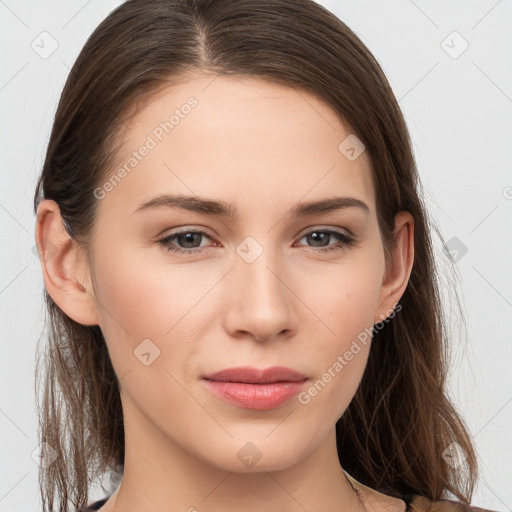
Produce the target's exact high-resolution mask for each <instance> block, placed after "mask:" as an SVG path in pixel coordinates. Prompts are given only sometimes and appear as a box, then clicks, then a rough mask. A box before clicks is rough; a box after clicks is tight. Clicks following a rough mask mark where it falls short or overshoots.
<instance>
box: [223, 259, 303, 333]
mask: <svg viewBox="0 0 512 512" xmlns="http://www.w3.org/2000/svg"><path fill="white" fill-rule="evenodd" d="M290 280H291V277H290V273H289V272H287V271H286V268H285V262H284V261H282V260H279V258H278V257H274V256H271V255H270V251H263V253H262V254H261V255H260V256H259V257H258V258H256V260H254V261H252V262H250V263H249V262H248V261H245V260H244V259H243V258H239V257H238V256H237V257H235V261H234V268H233V270H232V271H231V272H230V273H229V275H228V276H227V282H226V287H225V289H224V290H225V294H226V296H225V299H226V302H225V304H226V305H227V309H226V310H225V312H224V324H225V325H224V327H225V329H226V331H227V332H228V333H229V334H230V335H231V336H233V337H234V338H243V337H249V338H250V337H252V338H254V339H255V340H257V341H260V342H263V341H266V340H271V339H275V338H277V337H290V336H292V335H293V334H294V333H295V332H296V331H297V315H296V306H297V298H296V297H295V295H294V294H293V291H292V290H293V288H292V283H290Z"/></svg>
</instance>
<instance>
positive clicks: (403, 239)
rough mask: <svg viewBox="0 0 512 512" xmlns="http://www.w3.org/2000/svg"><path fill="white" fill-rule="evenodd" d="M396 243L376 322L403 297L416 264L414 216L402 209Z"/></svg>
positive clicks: (396, 223) (398, 220) (397, 216)
mask: <svg viewBox="0 0 512 512" xmlns="http://www.w3.org/2000/svg"><path fill="white" fill-rule="evenodd" d="M395 239H396V245H395V247H394V250H393V252H392V258H391V261H390V262H389V265H388V268H387V269H386V273H385V276H384V278H383V280H382V285H381V293H380V300H379V309H378V314H379V316H378V317H377V318H376V319H375V320H374V322H375V323H377V322H380V321H382V320H384V319H385V318H386V317H388V316H389V315H390V314H391V312H392V311H393V308H394V306H395V305H396V304H397V303H398V301H399V300H400V298H401V297H402V295H403V293H404V292H405V289H406V288H407V284H408V282H409V277H410V275H411V271H412V267H413V264H414V218H413V217H412V215H411V214H410V213H409V212H406V211H401V212H398V213H397V215H396V216H395Z"/></svg>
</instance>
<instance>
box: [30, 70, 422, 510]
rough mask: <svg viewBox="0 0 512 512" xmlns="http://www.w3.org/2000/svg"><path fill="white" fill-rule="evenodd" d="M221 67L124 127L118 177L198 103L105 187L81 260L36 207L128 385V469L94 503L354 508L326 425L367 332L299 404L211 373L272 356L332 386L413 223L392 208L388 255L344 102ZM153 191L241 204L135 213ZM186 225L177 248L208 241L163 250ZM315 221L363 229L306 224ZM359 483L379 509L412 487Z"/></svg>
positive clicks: (60, 288)
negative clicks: (262, 407)
mask: <svg viewBox="0 0 512 512" xmlns="http://www.w3.org/2000/svg"><path fill="white" fill-rule="evenodd" d="M213 78H214V77H213V75H207V74H201V73H199V72H198V73H195V74H191V75H188V76H187V77H186V78H184V79H183V80H181V81H179V82H178V83H177V84H176V85H174V86H172V87H169V88H167V89H165V90H163V91H160V92H159V93H158V94H157V95H156V96H155V97H153V98H152V99H151V100H150V101H149V102H148V103H147V104H146V105H144V108H142V109H141V110H140V111H139V112H138V113H137V114H136V115H135V116H134V117H133V118H132V119H131V120H130V121H128V122H127V123H126V124H125V127H124V131H123V133H122V134H121V137H122V138H123V140H124V142H125V144H124V151H125V153H123V154H122V155H120V158H119V161H117V162H116V163H115V165H114V166H113V167H112V171H113V172H115V170H116V169H118V168H119V167H121V166H122V165H123V164H124V163H125V161H126V160H127V159H128V158H129V157H130V156H131V154H132V152H133V151H134V150H137V149H138V148H140V147H141V145H143V144H144V142H145V141H146V140H147V137H148V135H150V134H152V132H153V130H154V129H155V127H156V126H158V125H159V123H161V122H162V121H164V120H166V119H168V118H169V115H170V113H172V112H173V111H174V110H175V109H176V108H180V106H182V105H183V104H185V103H186V102H187V99H188V98H189V97H191V96H193V97H194V98H196V99H197V102H198V103H197V106H196V107H195V108H193V109H192V110H191V111H190V113H189V114H187V115H186V116H184V117H183V118H182V119H180V121H179V124H177V125H176V126H175V127H174V129H173V130H172V131H171V132H170V133H168V134H164V136H163V137H162V140H161V141H158V144H157V146H156V147H155V148H153V149H151V151H149V154H147V156H145V157H144V158H143V159H142V160H141V161H140V162H139V163H138V164H137V166H136V167H135V168H134V169H133V170H132V171H131V172H130V173H129V174H128V175H126V177H124V178H123V180H122V181H121V182H120V183H119V184H117V185H116V186H115V187H113V188H112V189H111V190H110V191H109V192H108V193H106V194H105V196H104V197H103V198H102V199H100V200H98V205H97V206H98V217H97V220H96V224H95V225H94V229H93V233H92V236H93V238H92V241H93V243H92V245H91V247H90V249H89V254H86V252H85V251H84V250H83V249H81V248H79V247H78V246H77V245H76V244H74V243H73V242H72V241H71V239H70V238H69V236H68V235H67V233H66V232H65V231H64V229H63V227H62V223H61V218H60V214H59V209H58V206H57V205H56V203H55V202H54V201H51V200H43V201H42V202H41V204H40V205H39V208H38V212H37V224H36V240H37V242H38V246H39V250H40V251H42V252H44V251H45V245H46V240H50V241H51V242H52V247H53V246H54V247H55V254H53V256H52V257H51V258H48V259H47V261H44V259H42V260H41V263H42V268H43V277H44V282H45V286H46V288H47V290H48V292H49V293H50V295H51V296H52V298H53V299H54V300H55V302H56V303H57V304H58V305H59V306H60V308H61V309H62V310H63V311H64V312H65V313H66V314H67V315H69V317H71V318H72V319H74V320H75V321H77V322H79V323H81V324H84V325H99V326H100V327H101V330H102V332H103V334H104V337H105V341H106V343H107V346H108V350H109V353H110V357H111V359H112V363H113V366H114V369H115V371H116V374H117V376H118V378H119V379H120V392H121V400H122V404H123V414H124V422H125V423H124V425H125V442H126V447H125V449H126V459H125V472H124V476H123V480H122V482H121V484H120V486H119V488H118V489H117V491H116V492H115V493H114V494H113V495H112V496H111V498H110V499H109V500H108V502H107V503H106V504H105V505H104V506H103V507H102V508H101V511H102V512H121V511H125V510H130V511H133V512H139V511H140V512H142V511H145V512H148V511H153V510H154V511H163V510H166V511H187V510H190V511H192V510H194V509H195V510H197V511H198V512H202V511H211V512H217V511H219V512H220V511H222V512H230V511H238V510H244V511H245V512H253V511H254V512H256V511H258V512H259V511H261V510H265V511H269V512H274V511H280V512H283V511H284V512H292V511H303V510H307V511H309V512H320V511H322V512H330V511H332V512H334V511H337V512H338V511H340V510H357V509H358V507H360V505H358V499H357V497H356V496H355V494H354V492H353V490H352V488H351V487H350V485H349V482H348V481H347V479H346V478H345V475H344V472H343V470H342V467H341V465H340V462H339V459H338V455H337V452H336V439H335V424H336V421H337V420H338V418H339V417H340V416H341V415H342V414H343V412H344V411H345V410H346V408H347V407H348V405H349V403H350V401H351V400H352V398H353V396H354V394H355V392H356V390H357V387H358V385H359V383H360V381H361V378H362V375H363V371H364V368H365V365H366V362H367V357H368V352H369V350H370V345H371V343H368V344H367V345H363V344H360V345H361V351H360V352H358V353H357V355H355V356H354V357H353V358H352V359H351V360H350V361H349V362H348V364H346V365H345V366H344V367H343V370H342V371H340V372H339V373H337V374H336V376H335V377H334V378H332V379H331V381H330V382H329V383H327V385H326V386H325V387H324V389H322V391H321V392H319V393H318V394H317V395H316V396H314V397H312V398H311V400H310V401H309V402H308V403H307V404H301V403H300V402H299V401H298V400H297V398H294V399H292V400H290V401H289V402H287V403H285V404H283V405H281V406H279V407H277V408H275V409H271V410H268V411H254V410H249V409H242V408H240V407H237V406H235V405H232V404H229V403H226V402H225V401H223V400H221V399H220V398H218V397H217V396H215V395H213V394H211V393H210V392H209V391H208V390H207V389H206V388H205V387H204V386H203V385H202V383H201V376H202V375H204V374H205V373H207V372H213V371H218V370H221V369H224V368H230V367H234V366H241V365H250V366H255V367H257V368H267V367H269V366H274V365H279V366H287V367H289V368H292V369H295V370H297V371H299V372H302V373H304V374H306V375H307V376H308V377H309V379H310V380H309V385H312V384H313V383H315V382H316V381H317V380H318V379H321V378H322V375H323V374H324V373H325V372H326V371H327V370H328V368H329V367H332V366H333V363H334V362H335V361H336V360H337V358H338V356H340V355H343V354H345V352H346V351H347V350H349V349H350V346H351V344H352V342H353V341H354V340H356V339H357V336H358V334H360V333H362V332H364V331H365V328H366V329H371V327H372V326H373V325H374V324H375V323H376V322H379V321H380V320H382V319H383V318H385V317H387V316H389V314H390V312H391V311H392V310H393V307H394V306H395V305H396V303H397V302H398V301H399V300H400V298H401V296H402V294H403V293H404V291H405V288H406V286H407V282H408V279H409V276H410V272H411V268H412V264H413V258H414V253H413V236H414V235H413V219H412V217H411V215H410V214H409V213H407V212H399V214H398V215H397V216H396V219H395V220H396V224H395V233H396V237H397V242H398V243H397V247H396V249H395V251H394V253H393V255H392V256H393V257H392V260H391V261H390V263H389V265H388V266H386V265H385V259H384V250H383V245H382V240H381V237H380V232H379V227H378V222H377V212H376V206H375V190H374V187H373V182H372V178H371V167H370V160H369V156H368V154H367V152H366V151H364V152H363V153H362V154H361V155H360V156H359V157H358V158H356V159H355V160H353V161H350V160H349V159H348V158H347V157H346V155H345V154H343V153H342V152H341V151H340V150H339V149H338V146H339V144H340V142H341V141H343V140H344V139H345V138H346V137H347V135H348V134H350V133H351V132H350V130H349V129H348V128H346V127H345V126H344V125H343V124H342V123H341V122H340V120H339V119H338V117H337V116H336V114H335V112H334V111H333V110H332V109H331V108H329V106H328V105H326V104H325V103H323V102H322V101H320V100H318V99H317V98H315V97H314V96H312V95H310V94H308V93H305V92H302V91H301V92H300V93H299V92H298V91H296V90H294V89H292V88H288V87H285V86H283V85H278V84H276V83H271V82H268V81H263V80H261V79H256V78H248V77H244V78H239V77H226V76H219V77H217V78H215V80H213ZM153 138H154V139H155V140H156V138H155V137H153ZM113 172H110V173H107V178H108V177H110V176H111V175H112V174H113ZM159 194H183V195H191V196H198V197H201V198H208V199H211V200H215V201H223V202H226V203H232V205H233V207H234V208H236V210H237V214H236V216H235V217H233V218H227V217H221V216H219V215H211V214H206V213H201V212H194V211H190V210H186V209H180V208H171V207H165V206H162V207H158V208H147V209H144V210H141V211H138V212H135V210H136V209H137V208H138V207H139V206H140V205H141V204H142V203H144V202H146V201H148V200H150V199H152V198H153V197H155V196H157V195H159ZM340 196H344V197H353V198H356V199H359V200H360V201H362V202H364V203H365V204H366V205H367V206H368V212H366V211H365V210H364V209H362V208H357V207H353V206H352V207H346V208H341V209H337V210H332V211H328V212H324V213H317V214H309V215H306V216H292V215H291V210H292V208H293V207H295V206H296V204H297V203H299V202H300V203H303V202H310V201H319V200H323V199H330V198H333V197H340ZM185 228H186V229H185ZM179 230H186V231H187V232H189V231H197V230H202V231H205V232H206V236H205V235H203V236H201V235H195V238H194V235H188V238H187V237H181V238H174V239H173V240H172V241H171V242H169V243H168V246H167V247H169V246H171V247H179V248H182V249H183V250H185V251H187V250H188V251H191V250H194V248H196V249H197V248H199V249H200V251H199V252H195V253H193V254H189V255H187V254H178V253H174V252H172V251H169V250H168V248H167V247H165V246H163V245H162V244H160V243H158V239H161V238H163V237H164V236H166V235H169V234H172V233H175V232H176V231H179ZM322 230H323V232H325V230H330V231H337V232H340V233H343V234H345V235H346V234H352V235H353V236H355V238H356V242H355V243H354V244H353V245H341V244H340V240H339V238H337V237H336V234H335V233H331V234H330V236H329V234H325V233H324V234H323V235H318V233H317V235H316V236H306V235H307V234H308V233H311V232H315V231H321V232H322ZM248 236H250V237H252V238H253V239H254V240H255V241H256V245H254V242H251V243H253V245H250V246H245V248H246V249H247V247H249V251H250V252H251V251H252V252H251V254H255V253H254V251H256V250H258V248H261V249H262V252H261V254H259V255H258V256H257V257H256V258H255V259H254V261H252V262H250V263H249V262H248V261H247V260H246V259H244V258H243V257H242V256H241V255H240V254H244V253H243V251H242V252H240V251H238V252H237V248H239V247H240V246H241V245H240V244H241V243H242V242H243V241H244V239H245V238H246V237H248ZM334 246H337V248H335V249H333V250H331V251H329V252H319V249H321V248H325V247H334ZM242 247H243V244H242ZM397 314H404V313H397ZM146 339H149V340H151V342H150V344H149V345H147V346H146V347H149V349H147V350H150V351H152V352H151V353H152V354H155V350H156V348H155V347H158V350H159V351H160V354H159V356H158V357H157V358H156V359H154V360H153V362H151V364H149V365H145V364H143V363H142V362H141V359H140V358H139V357H137V356H136V355H135V354H134V351H135V352H137V347H139V346H140V344H141V342H142V341H143V340H146ZM146 343H147V342H146ZM147 350H146V351H147ZM308 387H309V386H308ZM306 389H307V388H306ZM249 442H250V443H252V445H254V447H256V450H257V453H259V454H260V455H261V458H260V459H259V460H258V461H257V462H256V463H255V464H254V465H252V466H250V467H249V466H248V465H247V463H244V461H243V459H242V458H241V457H240V454H239V451H240V450H241V449H242V448H244V447H246V449H247V446H248V445H247V443H249ZM252 449H253V450H254V448H252ZM362 493H363V497H364V499H365V501H366V508H367V510H369V511H370V510H375V511H379V510H387V511H390V510H391V511H396V512H399V511H402V510H404V503H403V502H402V501H401V500H398V499H395V498H391V497H389V496H385V495H382V494H380V493H377V492H376V491H372V490H371V489H369V488H363V489H362ZM359 509H361V508H359Z"/></svg>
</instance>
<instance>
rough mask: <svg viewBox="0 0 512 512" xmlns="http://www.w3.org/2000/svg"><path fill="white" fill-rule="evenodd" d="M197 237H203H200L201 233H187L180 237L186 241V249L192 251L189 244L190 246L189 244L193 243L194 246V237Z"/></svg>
mask: <svg viewBox="0 0 512 512" xmlns="http://www.w3.org/2000/svg"><path fill="white" fill-rule="evenodd" d="M196 236H201V235H200V234H199V233H185V234H183V235H180V237H181V238H182V239H185V247H187V248H189V249H190V248H191V247H189V246H188V245H187V244H188V243H192V244H193V243H194V237H196ZM196 241H197V240H196Z"/></svg>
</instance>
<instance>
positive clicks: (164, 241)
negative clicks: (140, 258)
mask: <svg viewBox="0 0 512 512" xmlns="http://www.w3.org/2000/svg"><path fill="white" fill-rule="evenodd" d="M187 233H196V234H199V235H204V236H206V237H207V238H210V239H211V237H210V236H209V235H208V234H207V233H205V232H204V231H201V230H193V229H188V230H184V231H178V232H176V233H172V234H170V235H167V236H165V237H163V238H161V239H159V240H158V243H159V244H161V245H162V246H164V247H166V248H167V250H168V251H172V252H174V253H178V254H187V255H191V254H195V253H198V252H201V248H199V247H195V248H193V249H183V248H182V247H172V246H171V245H170V242H171V240H174V239H175V238H176V237H178V236H179V235H183V234H187ZM311 233H326V234H329V235H336V236H337V237H338V238H339V239H340V241H339V242H338V243H337V244H333V245H331V246H328V247H321V248H316V249H315V248H314V247H311V248H312V249H313V250H314V251H315V252H322V253H325V252H330V251H334V250H339V249H344V248H346V247H351V246H353V245H354V244H355V243H356V238H355V237H353V236H350V235H347V234H346V233H342V232H341V231H336V230H332V229H313V230H311V231H308V232H307V233H304V234H303V235H302V236H301V239H302V238H304V237H305V236H307V235H309V234H311Z"/></svg>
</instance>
